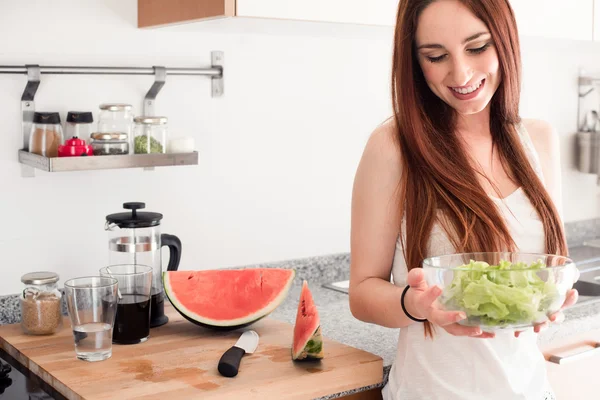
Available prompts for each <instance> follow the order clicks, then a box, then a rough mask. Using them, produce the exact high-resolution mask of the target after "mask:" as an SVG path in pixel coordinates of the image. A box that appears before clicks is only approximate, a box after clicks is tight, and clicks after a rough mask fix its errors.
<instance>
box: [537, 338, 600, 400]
mask: <svg viewBox="0 0 600 400" xmlns="http://www.w3.org/2000/svg"><path fill="white" fill-rule="evenodd" d="M598 345H600V329H598V330H593V331H589V332H586V333H582V334H578V335H572V336H568V337H566V338H563V339H558V340H556V341H553V342H552V343H550V344H548V345H545V346H541V351H542V353H543V354H544V357H545V358H546V368H547V370H548V378H549V380H550V384H551V385H552V388H553V389H554V392H555V393H556V398H557V399H559V400H560V399H567V400H584V399H595V398H598V387H597V386H598V385H597V381H596V375H597V373H596V371H597V370H598V366H600V347H596V346H598ZM568 355H571V356H573V355H574V357H570V358H566V359H565V361H564V362H562V363H561V364H557V363H555V362H551V361H549V359H550V358H551V357H553V356H554V357H556V356H558V357H565V356H568Z"/></svg>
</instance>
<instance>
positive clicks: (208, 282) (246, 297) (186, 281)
mask: <svg viewBox="0 0 600 400" xmlns="http://www.w3.org/2000/svg"><path fill="white" fill-rule="evenodd" d="M295 276H296V271H294V270H293V269H283V268H249V269H219V270H203V271H165V272H163V285H164V288H165V294H166V295H167V298H168V299H169V301H170V302H171V304H172V305H173V307H175V309H176V310H177V311H178V312H179V313H180V314H181V315H182V316H183V317H184V318H186V319H187V320H189V321H191V322H193V323H194V324H196V325H201V326H205V327H208V328H213V329H219V330H232V329H238V328H242V327H245V326H248V325H250V324H253V323H254V322H256V321H258V320H259V319H261V318H263V317H265V316H267V315H268V314H270V313H271V312H272V311H273V310H275V308H277V306H279V305H280V304H281V302H282V301H283V300H284V299H285V297H286V296H287V293H288V291H289V289H290V286H291V285H292V281H293V280H294V277H295Z"/></svg>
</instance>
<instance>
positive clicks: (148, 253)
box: [105, 203, 181, 328]
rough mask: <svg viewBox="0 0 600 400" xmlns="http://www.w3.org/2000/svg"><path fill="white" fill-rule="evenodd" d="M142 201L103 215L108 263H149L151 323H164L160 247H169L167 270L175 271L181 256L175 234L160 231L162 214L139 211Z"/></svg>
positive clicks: (179, 243)
mask: <svg viewBox="0 0 600 400" xmlns="http://www.w3.org/2000/svg"><path fill="white" fill-rule="evenodd" d="M145 207H146V204H144V203H124V204H123V208H125V209H127V210H131V211H130V212H122V213H117V214H110V215H107V216H106V225H105V230H107V231H108V232H109V238H108V250H109V251H108V256H109V265H118V264H141V265H147V266H149V267H152V297H151V299H150V327H151V328H155V327H157V326H161V325H164V324H166V323H167V322H168V321H169V318H168V317H167V316H166V315H165V310H164V306H165V297H164V290H163V283H162V257H161V248H162V247H163V246H167V247H168V248H169V264H168V266H167V271H176V270H177V267H179V261H180V260H181V241H180V240H179V238H178V237H177V236H174V235H168V234H166V233H163V234H161V233H160V220H161V219H162V217H163V215H162V214H159V213H154V212H142V211H140V212H138V210H140V209H143V208H145Z"/></svg>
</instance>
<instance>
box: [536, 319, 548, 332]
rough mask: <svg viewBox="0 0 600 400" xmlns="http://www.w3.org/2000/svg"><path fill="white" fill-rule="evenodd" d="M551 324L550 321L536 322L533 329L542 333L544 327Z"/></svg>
mask: <svg viewBox="0 0 600 400" xmlns="http://www.w3.org/2000/svg"><path fill="white" fill-rule="evenodd" d="M549 325H550V322H549V321H545V322H542V323H541V324H536V325H534V326H533V331H534V332H535V333H540V332H541V331H543V330H544V329H546V328H547V327H548V326H549Z"/></svg>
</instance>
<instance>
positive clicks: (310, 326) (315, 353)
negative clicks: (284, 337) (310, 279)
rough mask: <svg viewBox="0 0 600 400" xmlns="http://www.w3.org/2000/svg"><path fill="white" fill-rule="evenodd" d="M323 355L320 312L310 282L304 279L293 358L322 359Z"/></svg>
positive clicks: (297, 316)
mask: <svg viewBox="0 0 600 400" xmlns="http://www.w3.org/2000/svg"><path fill="white" fill-rule="evenodd" d="M323 355H324V353H323V335H322V334H321V322H320V320H319V312H318V311H317V307H316V306H315V302H314V301H313V297H312V293H311V292H310V290H309V289H308V283H307V282H306V281H304V282H303V283H302V292H301V293H300V301H299V303H298V312H297V314H296V325H295V326H294V344H293V345H292V359H293V360H306V359H321V358H323Z"/></svg>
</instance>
